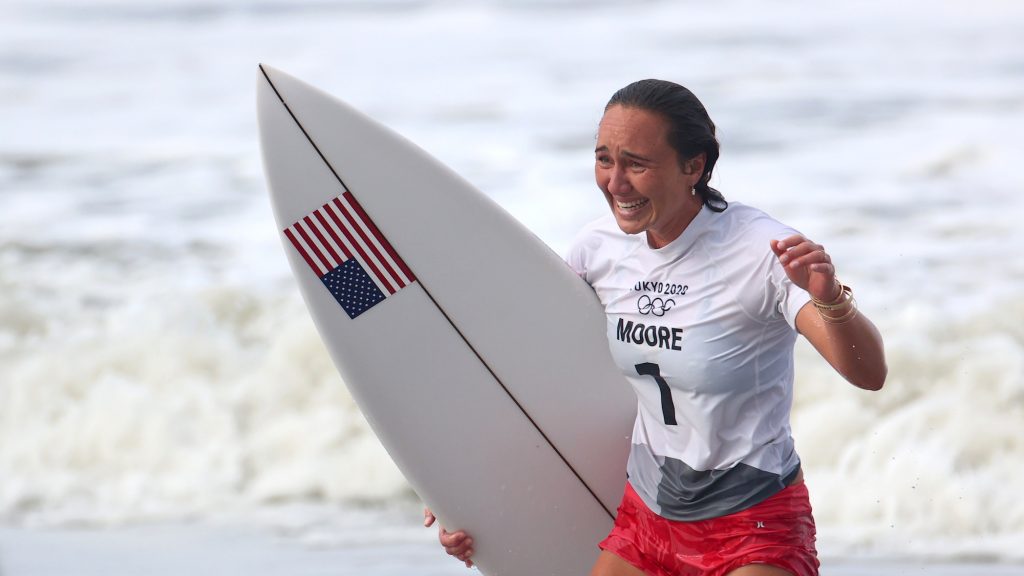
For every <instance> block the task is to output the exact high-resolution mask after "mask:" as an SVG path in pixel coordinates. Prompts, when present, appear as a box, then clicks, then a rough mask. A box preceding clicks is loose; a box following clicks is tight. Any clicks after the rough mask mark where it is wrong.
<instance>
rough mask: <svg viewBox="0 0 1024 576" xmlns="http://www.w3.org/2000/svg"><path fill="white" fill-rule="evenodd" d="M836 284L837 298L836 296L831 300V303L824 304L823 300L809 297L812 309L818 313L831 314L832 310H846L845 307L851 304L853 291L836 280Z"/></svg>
mask: <svg viewBox="0 0 1024 576" xmlns="http://www.w3.org/2000/svg"><path fill="white" fill-rule="evenodd" d="M836 282H837V283H839V296H837V297H836V299H835V300H833V301H832V302H825V301H823V300H818V299H817V298H815V297H813V296H811V302H812V303H813V304H814V307H815V308H817V309H818V310H819V311H828V312H831V311H833V310H841V309H843V308H846V307H847V306H849V305H850V303H851V302H853V289H852V288H850V287H849V286H847V285H845V284H843V283H841V282H839V280H838V279H837V280H836Z"/></svg>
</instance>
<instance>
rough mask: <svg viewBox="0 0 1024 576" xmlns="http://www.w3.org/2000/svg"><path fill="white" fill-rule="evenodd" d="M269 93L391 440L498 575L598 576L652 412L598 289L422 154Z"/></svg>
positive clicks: (337, 303) (278, 185)
mask: <svg viewBox="0 0 1024 576" xmlns="http://www.w3.org/2000/svg"><path fill="white" fill-rule="evenodd" d="M258 84H259V86H258V97H257V100H258V112H259V125H260V138H261V142H262V149H263V161H264V167H265V171H266V177H267V182H268V184H269V188H270V192H271V199H272V203H273V207H274V213H275V216H276V218H277V223H278V229H279V230H280V231H281V238H282V240H283V242H284V245H285V251H286V252H287V255H288V259H289V261H290V263H291V266H292V270H293V271H294V273H295V277H296V279H297V280H298V282H299V286H300V287H301V290H302V294H303V297H304V298H305V301H306V304H307V306H308V307H309V311H310V313H311V314H312V316H313V319H314V321H315V322H316V326H317V329H318V330H319V332H320V335H321V337H322V338H323V340H324V343H325V344H326V346H327V349H328V350H329V352H330V354H331V356H332V358H333V359H334V362H335V364H336V366H337V368H338V370H339V371H340V372H341V374H342V377H343V378H344V380H345V383H346V384H347V385H348V387H349V389H350V391H351V393H352V396H353V398H355V400H356V402H357V403H358V404H359V407H360V409H361V410H362V411H363V413H364V414H365V416H366V419H367V421H368V422H369V423H370V425H371V427H372V428H373V430H374V432H375V433H376V434H377V435H378V437H379V438H380V440H381V442H382V443H383V445H384V446H385V448H386V449H387V450H388V452H389V454H390V455H391V456H392V458H394V460H395V462H396V464H397V465H398V467H399V469H400V470H401V471H402V473H403V474H405V476H406V478H407V479H408V481H409V482H410V484H411V485H412V486H413V488H414V489H415V490H416V492H417V493H418V494H419V495H420V497H421V498H423V500H424V501H425V502H426V503H428V504H429V505H430V506H431V507H432V509H433V510H434V512H435V513H436V514H437V516H438V518H439V520H440V521H441V522H442V523H443V525H444V526H446V527H447V528H449V529H452V530H454V529H465V530H467V531H468V532H469V533H470V534H472V535H473V537H474V539H475V541H476V544H475V548H476V555H475V557H474V560H475V561H476V564H477V566H479V567H480V569H481V570H482V571H483V572H484V573H486V574H492V575H528V576H534V575H541V574H552V575H565V576H570V575H571V576H579V575H580V574H586V573H587V571H588V570H589V569H590V566H591V564H592V563H593V561H594V559H595V558H596V557H597V553H598V549H597V543H598V542H599V541H600V540H601V539H602V538H603V537H604V536H605V535H606V534H607V533H608V531H609V530H610V528H611V526H612V523H613V517H614V513H615V510H616V506H617V505H618V502H619V500H620V498H621V496H622V490H623V487H624V484H625V462H626V457H627V454H628V451H629V434H630V429H631V425H632V420H633V417H634V414H635V403H636V400H635V397H634V396H633V394H632V392H631V391H630V389H629V387H628V386H627V385H626V383H625V381H624V379H623V377H622V376H621V374H620V373H619V372H618V371H617V370H616V368H615V366H614V365H613V363H612V360H611V357H610V353H609V351H608V346H607V343H606V341H605V326H606V324H605V322H606V320H605V316H604V313H603V310H602V308H601V306H600V304H599V303H598V301H597V299H596V297H595V295H594V294H593V292H592V291H591V289H590V287H589V286H587V285H586V283H584V282H583V281H582V280H580V279H579V278H578V277H577V276H576V275H575V274H574V273H573V272H572V271H571V270H570V269H569V268H568V267H567V266H566V265H565V264H564V263H563V262H562V260H561V259H560V258H559V257H558V256H557V255H556V254H554V253H553V252H552V251H551V250H550V249H549V248H548V247H547V246H545V245H544V244H543V243H542V242H541V241H540V240H539V239H537V238H536V237H535V236H533V235H532V234H531V233H530V232H529V231H527V230H526V229H525V228H523V227H522V226H521V225H520V224H519V223H518V222H516V221H515V220H514V219H513V218H512V217H511V216H509V215H508V214H507V213H506V212H504V211H503V210H502V209H501V208H500V207H499V206H497V205H496V204H495V203H494V202H492V201H491V200H490V199H489V198H487V197H486V196H484V195H483V194H481V193H480V192H478V191H477V190H475V189H474V188H473V187H472V186H471V185H470V184H468V183H467V182H466V181H464V180H463V179H461V178H460V177H459V176H458V175H456V174H455V173H454V172H452V171H451V170H449V169H448V168H446V167H445V166H443V165H442V164H440V163H439V162H438V161H437V160H435V159H433V158H431V157H430V156H429V155H428V154H426V153H425V152H423V151H422V150H420V149H419V148H417V147H416V146H415V145H413V144H412V143H410V142H408V141H407V140H405V139H403V138H402V137H400V136H398V135H396V134H395V133H393V132H391V131H390V130H388V129H386V128H384V127H383V126H381V125H380V124H378V123H376V122H374V121H373V120H371V119H369V118H368V117H366V116H364V115H363V114H361V113H359V112H357V111H356V110H354V109H353V108H351V107H350V106H348V105H346V104H344V103H343V102H341V101H339V100H337V99H335V98H333V97H331V96H329V95H327V94H325V93H324V92H322V91H320V90H317V89H315V88H313V87H311V86H309V85H307V84H305V83H303V82H301V81H299V80H297V79H295V78H293V77H291V76H289V75H287V74H285V73H283V72H281V71H278V70H275V69H273V68H270V67H268V66H261V67H260V73H259V82H258ZM350 473H351V474H360V470H359V469H358V468H357V467H353V469H352V470H351V471H350Z"/></svg>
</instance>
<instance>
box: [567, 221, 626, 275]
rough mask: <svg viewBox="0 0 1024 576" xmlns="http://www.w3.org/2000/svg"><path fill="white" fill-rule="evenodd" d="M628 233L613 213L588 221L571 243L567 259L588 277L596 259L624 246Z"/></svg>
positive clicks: (574, 267)
mask: <svg viewBox="0 0 1024 576" xmlns="http://www.w3.org/2000/svg"><path fill="white" fill-rule="evenodd" d="M625 238H626V235H625V234H624V233H623V232H622V230H620V229H619V226H618V224H616V223H615V217H614V216H612V215H611V214H605V215H604V216H602V217H600V218H598V219H596V220H594V221H592V222H590V223H588V224H587V225H585V226H584V227H583V228H582V229H580V231H579V232H578V233H577V234H576V237H575V238H574V239H573V241H572V243H571V244H570V245H569V252H568V253H567V254H566V255H565V261H566V262H567V263H568V264H569V266H571V267H572V269H573V270H575V271H576V273H577V274H579V275H580V276H581V277H582V278H584V279H587V280H588V281H589V279H588V271H590V270H592V269H593V268H594V263H595V261H596V260H599V259H602V258H607V257H608V256H609V254H611V253H614V252H615V251H616V250H617V248H616V247H621V246H623V241H624V240H625Z"/></svg>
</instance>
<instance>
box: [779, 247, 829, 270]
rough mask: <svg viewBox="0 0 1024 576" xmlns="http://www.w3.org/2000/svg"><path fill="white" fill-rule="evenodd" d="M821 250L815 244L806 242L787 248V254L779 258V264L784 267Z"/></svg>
mask: <svg viewBox="0 0 1024 576" xmlns="http://www.w3.org/2000/svg"><path fill="white" fill-rule="evenodd" d="M818 248H821V247H820V246H818V245H817V244H815V243H814V242H809V241H804V242H801V243H799V244H796V245H794V246H790V247H788V248H786V250H785V252H784V253H783V254H782V255H780V256H779V262H781V263H782V264H783V265H786V264H789V263H791V262H793V261H794V260H796V259H798V258H801V257H803V256H806V255H807V254H810V253H811V252H814V251H815V250H816V249H818Z"/></svg>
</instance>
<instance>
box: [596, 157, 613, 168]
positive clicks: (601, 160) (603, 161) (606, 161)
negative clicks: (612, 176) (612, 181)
mask: <svg viewBox="0 0 1024 576" xmlns="http://www.w3.org/2000/svg"><path fill="white" fill-rule="evenodd" d="M596 160H597V165H598V166H600V167H602V168H611V166H612V159H611V157H610V156H607V155H604V154H602V155H600V156H598V157H597V158H596Z"/></svg>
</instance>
